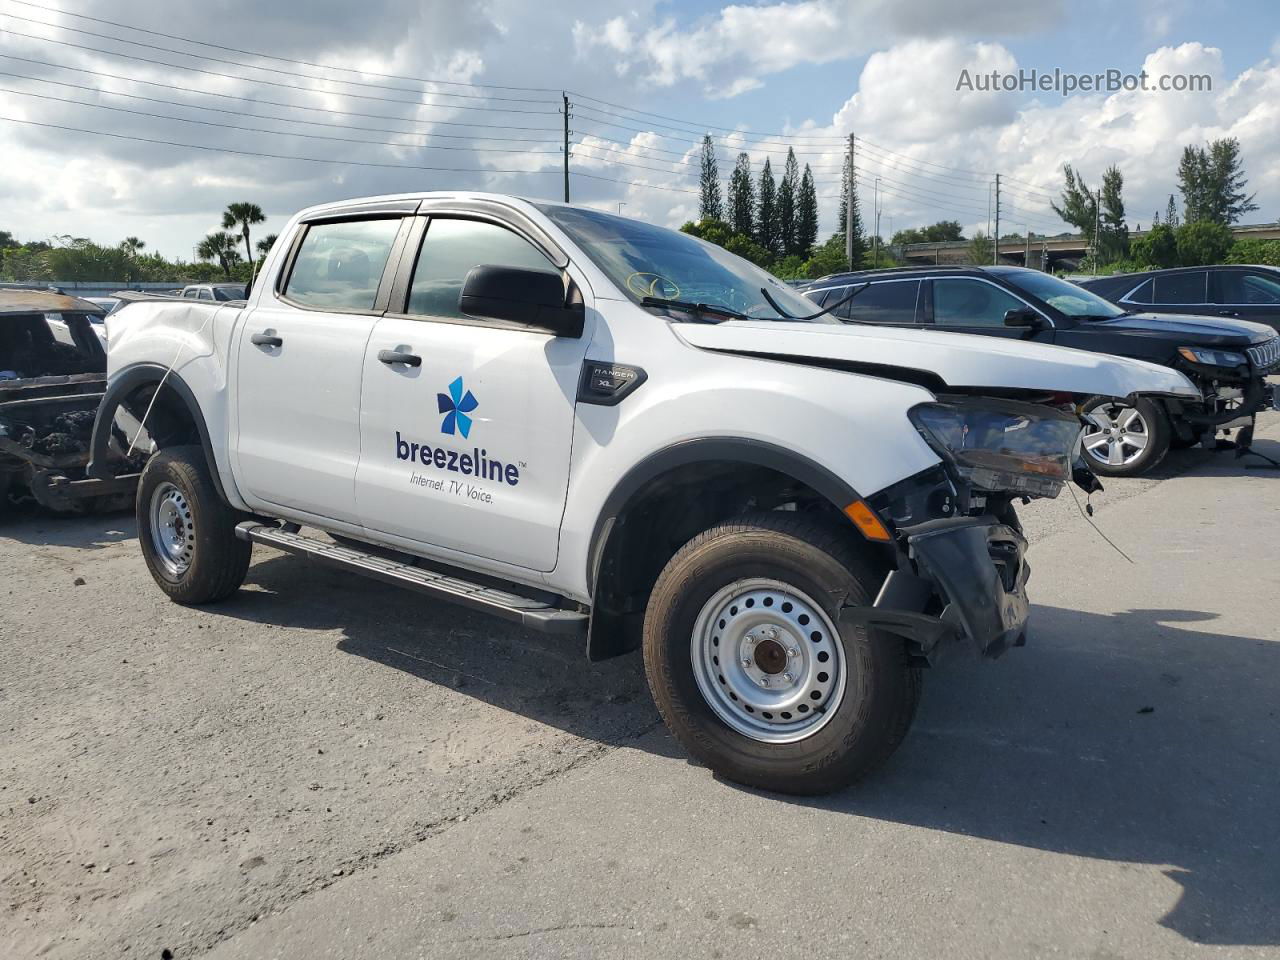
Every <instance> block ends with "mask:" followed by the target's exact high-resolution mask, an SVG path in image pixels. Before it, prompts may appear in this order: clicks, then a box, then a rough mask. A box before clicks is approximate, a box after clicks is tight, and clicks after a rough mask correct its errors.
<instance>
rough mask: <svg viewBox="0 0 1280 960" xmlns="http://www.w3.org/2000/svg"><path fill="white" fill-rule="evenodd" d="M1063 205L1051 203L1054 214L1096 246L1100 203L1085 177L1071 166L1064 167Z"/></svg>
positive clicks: (1064, 165)
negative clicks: (1095, 235) (1095, 238)
mask: <svg viewBox="0 0 1280 960" xmlns="http://www.w3.org/2000/svg"><path fill="white" fill-rule="evenodd" d="M1062 180H1063V184H1062V204H1061V206H1059V205H1058V204H1056V203H1053V202H1052V201H1050V203H1049V206H1051V207H1052V208H1053V212H1054V213H1056V214H1057V215H1058V216H1059V217H1061V218H1062V219H1063V220H1064V221H1065V222H1067V223H1069V224H1071V225H1072V226H1073V227H1075V228H1076V229H1077V230H1079V231H1080V232H1081V233H1082V234H1084V238H1085V240H1086V241H1088V243H1089V246H1090V247H1093V246H1094V236H1093V235H1094V231H1095V227H1096V226H1097V220H1098V201H1097V198H1096V197H1095V195H1094V194H1093V193H1091V192H1090V191H1089V187H1088V186H1087V185H1086V184H1085V182H1084V177H1082V176H1080V175H1079V174H1078V173H1076V172H1075V171H1074V170H1072V169H1071V164H1069V163H1064V164H1063V165H1062Z"/></svg>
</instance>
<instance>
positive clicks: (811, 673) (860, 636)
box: [644, 513, 920, 794]
mask: <svg viewBox="0 0 1280 960" xmlns="http://www.w3.org/2000/svg"><path fill="white" fill-rule="evenodd" d="M881 579H882V577H880V576H877V575H876V574H875V573H874V572H872V571H871V570H870V569H868V567H867V566H866V565H865V564H864V563H862V562H860V558H859V557H858V556H857V555H856V554H855V553H854V552H853V551H852V550H851V549H850V548H849V547H848V545H847V543H846V541H845V540H844V539H842V538H841V537H840V536H839V535H838V533H837V532H836V531H834V530H832V529H830V528H828V527H824V526H822V525H820V524H817V523H814V522H812V521H810V520H808V519H807V518H804V517H801V516H797V515H796V514H788V513H768V514H760V515H756V516H753V517H750V518H746V519H744V520H741V521H737V522H734V523H729V524H725V525H723V526H719V527H715V528H713V529H711V530H708V531H706V532H705V533H703V534H700V535H699V536H698V537H696V538H695V539H694V540H692V541H690V542H689V543H688V544H686V545H685V546H684V547H683V548H682V549H681V550H680V551H679V552H678V553H677V554H676V555H675V556H674V557H673V558H672V559H671V561H670V563H668V564H667V566H666V568H665V569H664V570H663V571H662V573H661V575H660V576H659V577H658V582H657V583H656V584H655V585H654V589H653V593H652V594H651V596H650V599H649V606H648V610H647V612H646V614H645V624H644V659H645V670H646V673H647V675H648V677H649V685H650V688H651V689H652V691H653V697H654V700H655V701H656V702H657V704H658V709H659V711H660V712H661V713H662V716H663V718H664V719H665V720H666V722H667V726H668V727H670V729H671V731H672V733H673V734H674V735H675V736H676V738H677V739H678V740H679V741H680V743H681V744H683V745H684V747H685V748H686V749H687V750H688V751H689V752H690V753H691V754H693V755H694V756H695V757H697V758H698V759H699V760H701V761H702V762H703V763H705V764H707V766H709V767H711V768H712V769H713V770H715V771H716V772H717V773H720V774H721V775H723V776H725V777H727V778H728V779H730V780H735V781H737V782H739V783H744V784H747V785H749V786H754V787H761V788H763V789H767V790H777V791H780V792H783V793H799V794H813V793H825V792H828V791H831V790H836V789H839V788H840V787H843V786H846V785H847V784H849V783H852V782H853V781H855V780H857V779H858V778H859V777H861V776H863V775H864V774H866V773H868V772H869V771H871V770H872V769H874V768H875V767H876V766H878V765H879V764H881V763H882V762H884V760H886V759H887V758H888V757H889V755H890V754H891V753H892V752H893V751H894V749H895V748H896V747H897V746H898V744H899V743H901V742H902V739H903V737H904V736H905V735H906V732H907V728H908V727H909V726H910V724H911V720H912V717H913V716H914V714H915V710H916V705H917V703H918V702H919V698H920V671H919V669H918V668H916V667H913V666H912V665H911V664H910V662H909V659H908V656H907V651H906V647H905V644H904V642H903V641H902V640H901V639H900V638H896V637H893V636H892V635H890V634H885V633H881V632H879V631H875V630H867V629H865V628H862V627H856V628H847V629H845V630H844V631H841V630H839V629H838V628H837V623H838V618H839V610H840V607H841V606H842V605H843V604H845V603H846V602H847V603H852V604H867V603H870V602H871V597H872V596H873V595H874V592H875V590H876V589H877V588H878V587H879V585H880V580H881Z"/></svg>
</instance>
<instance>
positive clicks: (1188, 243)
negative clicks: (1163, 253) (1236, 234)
mask: <svg viewBox="0 0 1280 960" xmlns="http://www.w3.org/2000/svg"><path fill="white" fill-rule="evenodd" d="M1233 240H1234V238H1233V237H1232V235H1231V228H1230V227H1228V226H1227V225H1226V224H1224V223H1213V222H1211V221H1208V220H1200V221H1197V222H1194V223H1184V224H1183V225H1182V226H1180V227H1179V228H1178V230H1177V245H1178V263H1179V264H1181V265H1182V266H1184V267H1198V266H1202V265H1209V264H1214V263H1222V261H1224V260H1225V259H1226V258H1227V254H1228V253H1229V252H1230V251H1231V244H1232V242H1233Z"/></svg>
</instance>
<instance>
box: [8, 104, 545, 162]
mask: <svg viewBox="0 0 1280 960" xmlns="http://www.w3.org/2000/svg"><path fill="white" fill-rule="evenodd" d="M0 93H13V94H17V95H18V96H22V97H37V98H39V99H41V100H54V101H57V102H58V103H69V104H72V105H74V106H77V107H89V108H91V109H94V110H111V111H114V112H116V113H130V114H133V115H134V116H138V117H150V118H152V119H153V120H175V121H178V122H180V123H195V124H199V125H200V126H203V127H219V128H221V129H223V130H241V131H244V132H246V133H269V134H271V135H272V136H276V137H306V138H307V139H309V140H333V141H338V142H341V143H358V144H366V145H374V146H384V147H415V148H417V149H420V150H466V151H469V152H475V153H518V154H521V155H524V156H529V155H539V154H541V155H550V154H554V155H555V156H557V157H558V156H560V151H559V150H528V149H525V148H520V147H506V148H503V147H475V146H465V147H461V146H448V145H443V144H442V145H439V146H431V145H429V144H424V143H396V142H393V141H390V140H368V139H365V138H363V137H331V136H326V135H325V134H322V133H301V132H298V131H292V130H268V129H266V128H265V127H244V126H240V125H239V124H234V123H218V122H216V121H213V120H195V119H193V118H191V117H175V116H172V115H169V114H164V113H151V112H150V111H147V110H130V109H129V108H128V107H112V106H108V105H107V104H105V103H84V102H83V101H80V100H70V99H68V98H66V97H54V96H50V95H48V94H43V93H34V92H32V91H30V90H12V89H9V88H7V87H0ZM404 136H407V137H413V136H422V134H413V133H406V134H404Z"/></svg>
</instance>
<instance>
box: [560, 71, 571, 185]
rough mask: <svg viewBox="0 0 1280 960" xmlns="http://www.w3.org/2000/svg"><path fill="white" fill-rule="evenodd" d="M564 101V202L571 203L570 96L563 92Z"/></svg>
mask: <svg viewBox="0 0 1280 960" xmlns="http://www.w3.org/2000/svg"><path fill="white" fill-rule="evenodd" d="M560 96H561V97H562V98H563V99H564V202H565V203H568V202H569V95H568V94H567V93H565V92H563V91H561V93H560Z"/></svg>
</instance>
